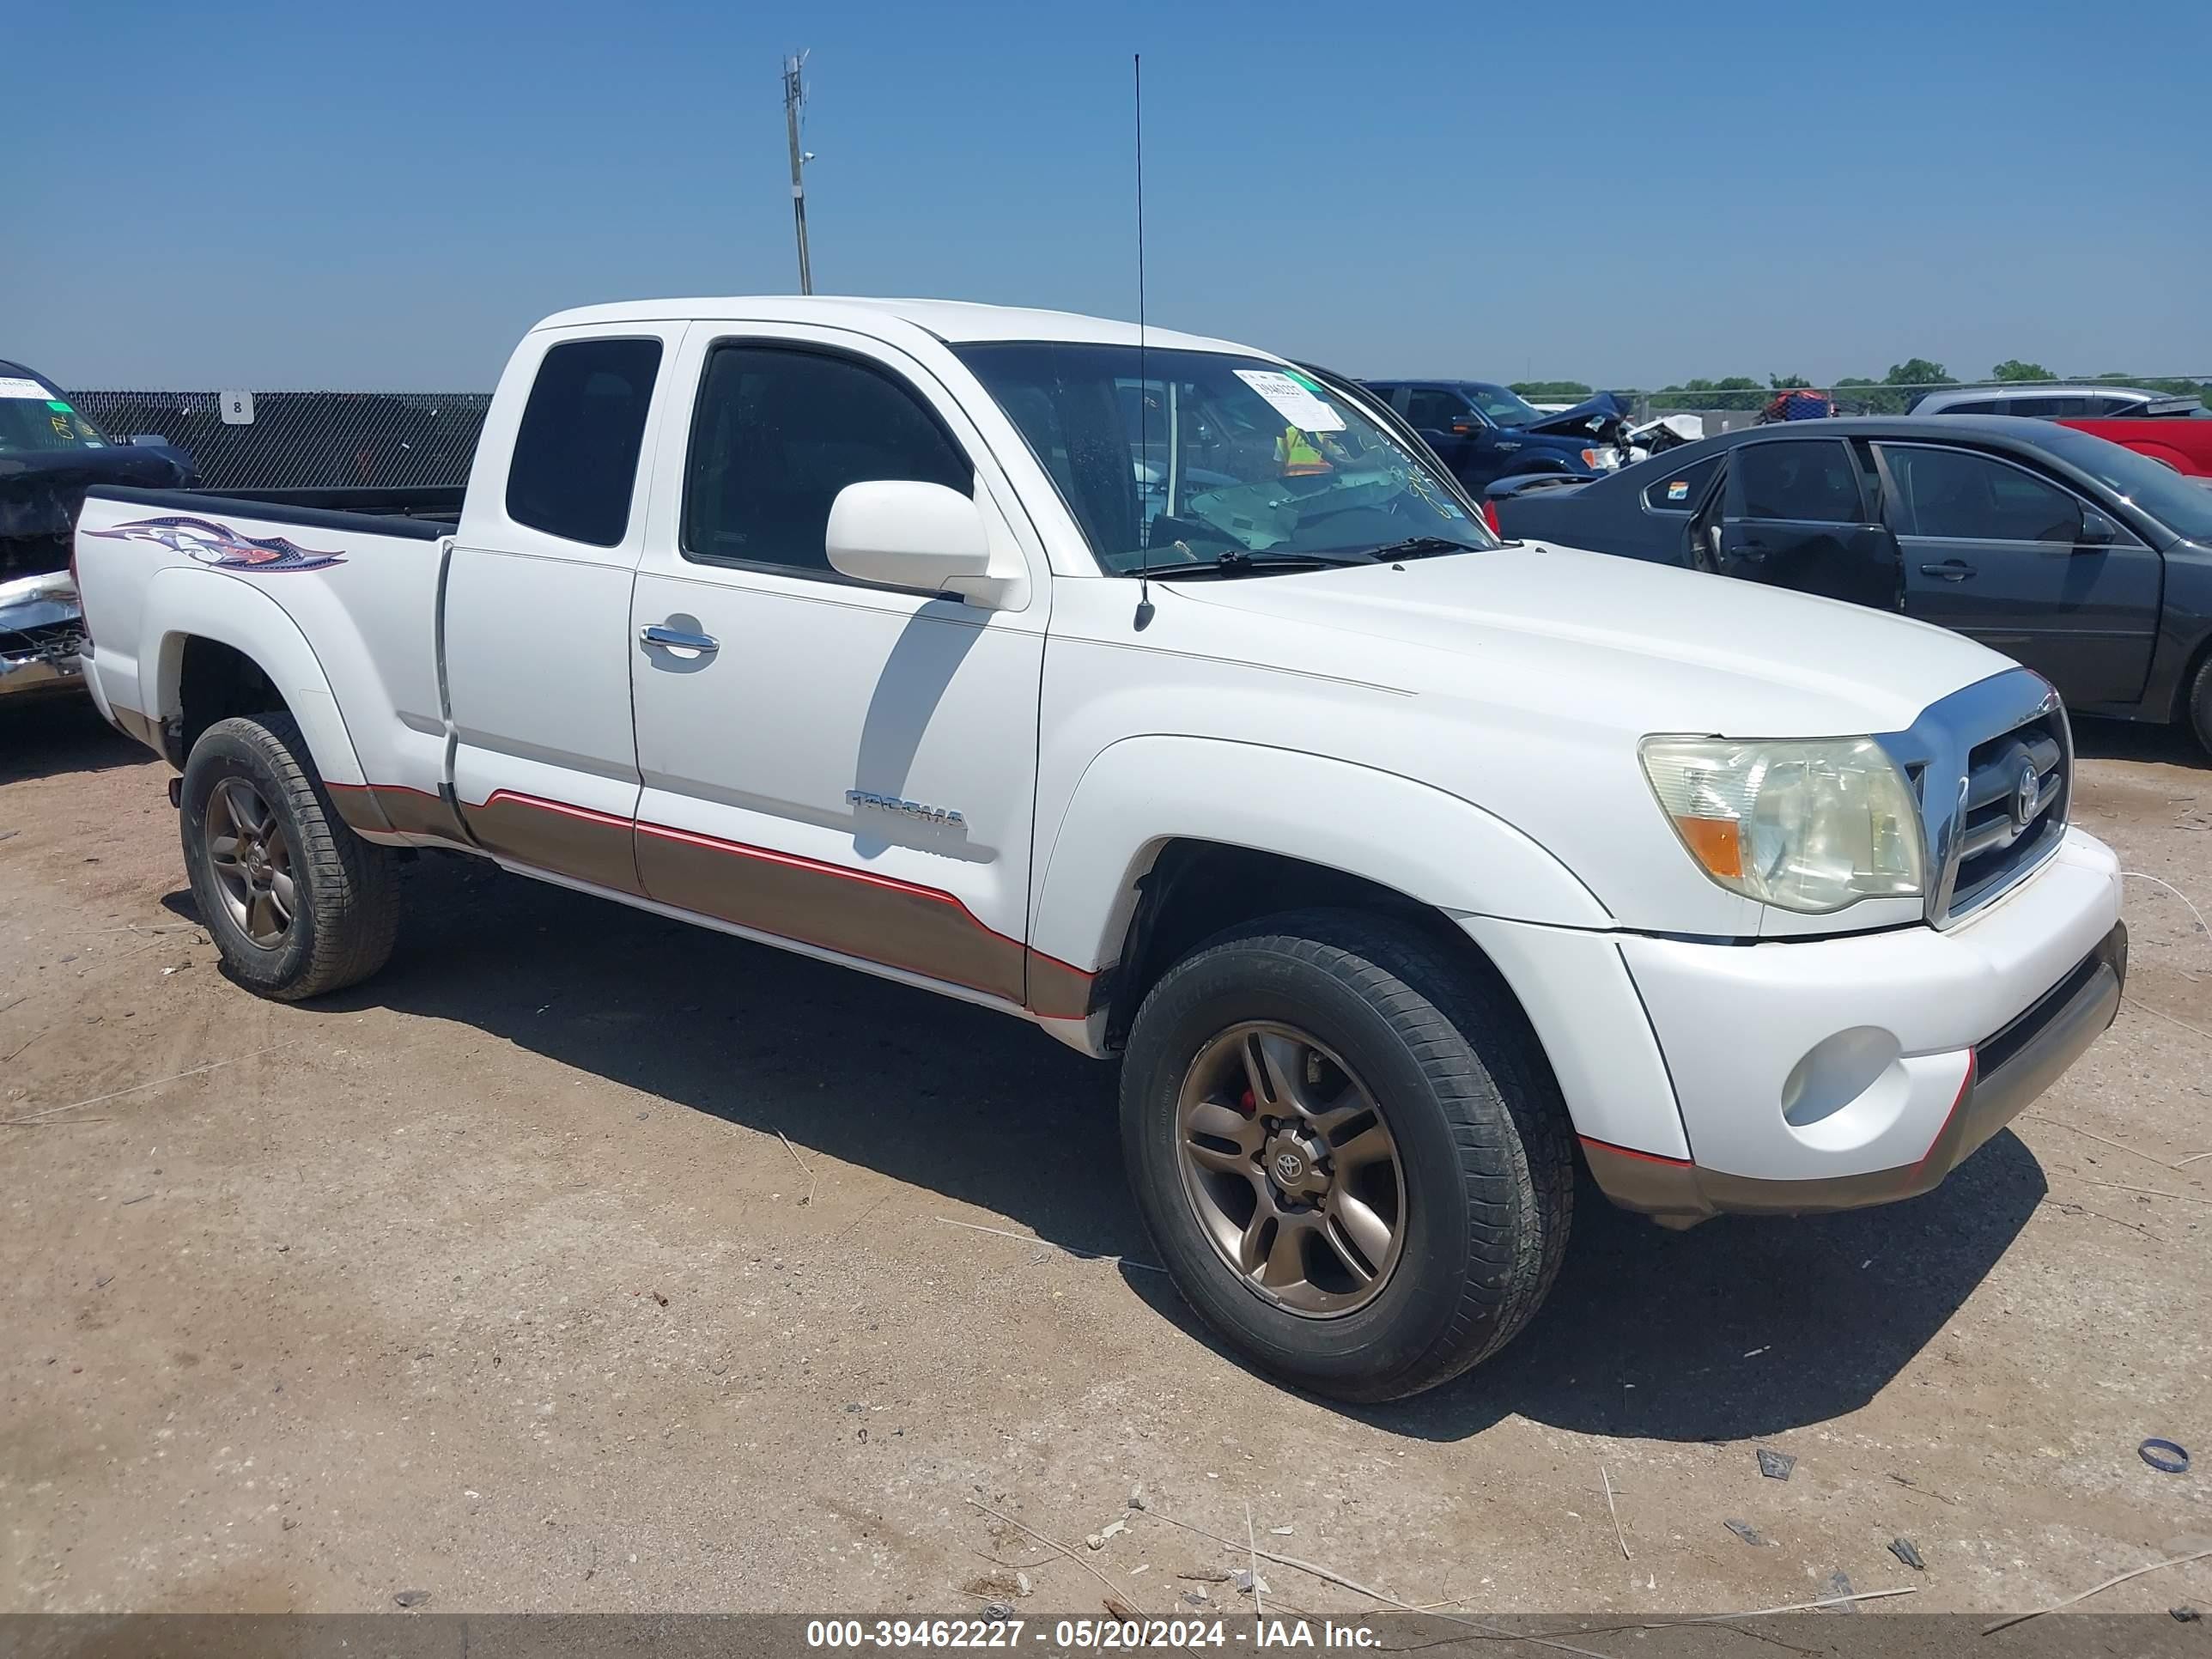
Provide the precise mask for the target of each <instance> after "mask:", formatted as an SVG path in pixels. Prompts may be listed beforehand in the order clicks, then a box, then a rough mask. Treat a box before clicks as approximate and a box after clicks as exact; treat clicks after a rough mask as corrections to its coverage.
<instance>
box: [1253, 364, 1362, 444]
mask: <svg viewBox="0 0 2212 1659" xmlns="http://www.w3.org/2000/svg"><path fill="white" fill-rule="evenodd" d="M1237 379H1238V380H1242V381H1243V382H1244V384H1245V385H1246V386H1250V387H1251V388H1252V390H1253V391H1255V392H1258V393H1259V394H1260V395H1261V397H1262V398H1266V399H1267V401H1268V402H1269V403H1270V404H1273V405H1274V409H1275V413H1277V414H1278V415H1279V416H1282V417H1283V418H1284V419H1285V420H1286V421H1288V422H1290V423H1291V425H1292V426H1294V427H1296V428H1297V429H1298V430H1299V431H1301V432H1341V431H1343V430H1344V416H1341V415H1340V414H1338V413H1337V412H1336V411H1335V410H1334V409H1332V408H1330V407H1329V406H1328V404H1325V403H1323V402H1322V400H1321V399H1320V398H1316V397H1315V396H1314V395H1313V393H1312V392H1309V391H1307V390H1306V388H1305V387H1304V386H1300V385H1299V384H1298V383H1297V380H1294V379H1292V378H1291V376H1290V375H1288V374H1282V373H1281V372H1279V370H1276V369H1272V368H1240V369H1238V370H1237Z"/></svg>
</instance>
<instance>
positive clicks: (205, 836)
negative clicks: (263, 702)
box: [179, 714, 399, 1002]
mask: <svg viewBox="0 0 2212 1659" xmlns="http://www.w3.org/2000/svg"><path fill="white" fill-rule="evenodd" d="M306 755H307V744H306V743H305V742H304V741H303V740H302V739H301V736H300V728H299V727H298V726H296V725H295V724H294V723H293V720H292V718H291V716H289V714H257V715H254V716H252V718H250V719H233V720H218V721H217V722H216V724H215V725H213V726H210V727H208V729H207V730H206V731H205V732H202V733H201V734H200V739H199V741H198V742H197V743H196V744H193V745H192V752H191V755H190V757H187V758H186V760H185V779H184V787H183V792H182V797H181V799H180V800H179V807H180V809H181V811H180V812H179V818H180V828H181V830H182V834H183V837H184V846H185V872H186V873H187V875H188V876H189V878H190V879H191V888H192V898H193V901H194V902H196V903H197V905H198V906H199V912H200V915H201V917H202V919H203V920H204V921H205V922H206V924H207V929H208V932H209V933H210V935H211V936H212V937H213V938H214V939H215V942H216V949H217V950H219V951H222V960H223V965H224V967H225V968H227V969H228V970H229V972H230V974H231V975H232V977H234V979H236V980H238V981H240V983H241V984H243V985H245V986H246V987H247V988H248V989H250V990H252V991H256V992H258V993H259V994H261V995H263V996H264V997H271V998H274V999H275V1000H277V1001H279V1002H298V1001H301V1000H304V999H306V998H308V997H313V996H320V995H322V994H324V993H325V992H328V991H336V990H339V989H341V988H343V987H345V986H349V985H355V984H358V983H359V982H360V981H362V980H365V979H367V978H368V976H369V975H371V974H374V972H375V971H376V970H377V969H380V968H381V967H383V966H384V963H385V962H386V958H388V957H390V956H391V955H392V941H393V940H394V939H396V938H397V937H398V927H399V890H398V882H397V880H396V879H395V878H394V873H393V869H392V855H391V854H390V853H389V852H387V851H386V849H385V848H381V847H378V846H376V845H374V843H372V842H366V841H363V840H362V838H361V837H360V836H356V835H355V834H354V832H353V831H352V830H351V829H349V828H348V827H347V826H346V825H345V824H344V823H343V822H342V821H341V820H340V819H339V817H338V815H337V810H336V809H335V808H334V807H333V806H332V805H331V799H330V796H329V794H328V793H326V792H325V790H324V788H323V787H322V784H321V783H320V781H318V780H317V779H316V778H315V776H314V775H313V773H312V772H311V771H310V770H309V769H308V768H307V766H306V765H304V764H303V763H302V762H303V759H304V757H306ZM249 796H250V797H251V799H253V800H255V801H258V803H259V804H260V805H261V806H262V807H263V808H264V809H266V811H267V817H266V819H265V821H264V822H265V824H266V828H265V830H264V831H263V833H261V834H260V835H259V836H252V835H248V836H231V835H228V831H230V830H232V829H240V828H242V827H249V824H250V819H251V810H250V809H249V808H248V807H247V805H246V800H247V799H248V797H249ZM211 819H212V821H213V823H214V824H215V829H216V833H215V834H214V835H212V836H211V835H210V828H209V826H210V820H211ZM226 842H228V843H230V844H231V845H232V849H233V850H232V851H231V852H230V854H229V855H228V857H225V856H224V855H223V848H224V845H225V843H226ZM238 845H246V852H245V853H243V854H240V853H238V852H236V851H235V848H236V846H238ZM264 849H265V850H264ZM256 854H258V855H259V856H258V862H252V866H251V870H250V872H249V870H248V868H247V866H248V864H249V862H250V861H252V860H254V858H255V855H256ZM278 878H288V879H289V893H290V895H291V902H290V904H289V906H282V905H281V899H280V908H281V909H282V910H283V912H284V913H285V914H284V919H283V926H282V927H281V929H278V930H276V932H275V933H274V935H273V937H270V929H271V928H272V927H273V926H274V922H273V917H274V915H275V914H276V913H275V912H271V911H270V910H268V909H266V908H261V907H262V903H263V901H264V899H266V898H270V897H280V896H281V894H282V893H283V891H284V890H285V889H284V888H283V886H282V885H281V884H278ZM241 882H242V884H243V889H244V899H245V910H246V914H245V915H243V916H241V915H240V911H239V908H238V904H239V901H240V896H241V895H240V884H241ZM254 927H260V928H261V929H262V930H263V932H264V939H263V940H262V941H260V942H257V940H256V939H255V937H254V932H253V931H252V929H253V928H254Z"/></svg>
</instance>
